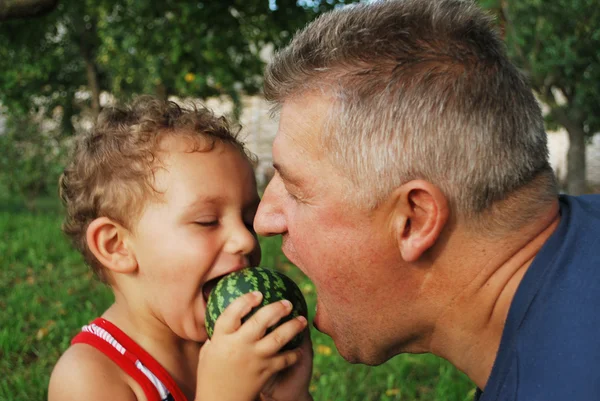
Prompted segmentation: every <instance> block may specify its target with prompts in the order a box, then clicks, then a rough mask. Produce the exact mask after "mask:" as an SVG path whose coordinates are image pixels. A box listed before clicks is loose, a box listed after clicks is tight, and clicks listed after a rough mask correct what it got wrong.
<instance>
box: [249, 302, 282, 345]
mask: <svg viewBox="0 0 600 401" xmlns="http://www.w3.org/2000/svg"><path fill="white" fill-rule="evenodd" d="M291 311H292V304H291V303H290V301H287V300H284V301H279V302H273V303H272V304H269V305H265V306H263V307H262V308H260V309H259V310H257V311H256V312H255V313H254V315H252V317H251V318H250V319H248V320H247V321H246V322H245V323H244V324H243V326H242V328H241V329H240V333H243V335H244V337H246V338H248V339H250V340H258V339H260V338H262V337H263V336H264V335H265V333H266V332H267V329H268V328H269V327H271V326H273V325H274V324H275V323H277V322H278V321H279V320H281V318H282V317H284V316H287V315H289V313H290V312H291Z"/></svg>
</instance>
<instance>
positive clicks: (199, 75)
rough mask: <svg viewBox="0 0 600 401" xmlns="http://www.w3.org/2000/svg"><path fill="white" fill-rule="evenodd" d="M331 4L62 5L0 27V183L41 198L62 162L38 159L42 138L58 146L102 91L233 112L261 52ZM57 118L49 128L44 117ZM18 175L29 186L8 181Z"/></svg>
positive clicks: (73, 0) (331, 0) (66, 1)
mask: <svg viewBox="0 0 600 401" xmlns="http://www.w3.org/2000/svg"><path fill="white" fill-rule="evenodd" d="M4 1H5V0H4ZM21 1H26V0H21ZM29 1H33V0H29ZM2 2H3V0H0V4H3V3H2ZM337 2H340V1H339V0H326V1H323V2H320V1H311V2H310V3H306V4H305V5H302V4H298V3H297V2H296V0H277V1H275V0H220V1H193V2H191V1H178V0H164V1H161V2H148V1H137V0H62V1H60V2H59V4H58V6H57V7H56V9H55V10H54V11H53V12H51V13H49V14H46V15H43V16H41V17H38V18H35V19H27V20H23V19H16V20H11V21H5V22H2V23H0V71H2V74H0V88H1V90H0V113H2V114H3V115H4V116H6V119H7V127H8V128H9V129H8V130H7V132H5V133H4V135H2V133H1V132H0V146H2V149H4V148H7V149H8V148H10V150H11V151H10V152H6V153H5V154H4V157H3V158H1V160H0V162H1V163H0V164H2V167H3V168H2V169H0V181H4V182H5V183H8V184H7V185H8V186H9V187H10V188H11V189H12V191H13V192H15V193H20V194H21V196H22V197H23V198H25V199H27V198H31V197H32V196H34V195H35V194H36V193H44V192H48V191H49V189H48V187H47V185H46V183H47V180H46V177H47V174H45V173H46V172H47V171H48V170H49V169H50V167H51V166H49V164H48V163H58V162H59V161H60V159H58V158H54V159H52V160H50V159H48V158H43V157H41V155H43V154H44V152H45V151H47V149H48V143H49V142H48V141H49V140H50V139H51V141H53V142H52V143H54V144H58V145H57V146H59V147H61V149H62V147H64V146H66V144H68V143H69V141H68V140H65V137H67V138H68V137H69V136H70V135H71V134H72V133H74V132H75V131H76V129H77V127H78V124H77V123H78V122H79V121H82V120H86V121H89V120H90V119H94V118H95V117H96V116H97V115H98V113H99V112H100V107H101V104H100V99H101V94H102V93H107V94H109V95H112V96H114V97H115V98H117V99H118V100H123V99H127V98H130V97H131V96H132V95H135V94H141V93H154V94H156V95H158V96H160V97H162V98H167V97H168V96H169V95H176V96H180V97H193V98H206V97H209V96H216V95H218V96H221V95H223V96H228V97H229V98H231V99H232V100H233V102H234V104H236V105H237V106H238V107H236V108H235V110H236V111H237V112H238V113H239V110H240V107H239V106H240V105H241V101H240V96H241V95H243V94H254V93H257V92H258V91H259V90H260V88H261V86H262V69H263V60H262V59H261V57H260V53H261V50H262V49H263V48H264V47H266V46H269V45H271V46H279V45H282V44H284V43H285V42H286V41H287V40H289V39H290V38H291V33H293V32H294V31H295V30H296V29H298V28H300V27H302V26H303V25H304V24H305V23H307V22H308V21H309V20H311V19H313V18H314V17H315V16H316V15H317V14H318V13H320V12H322V11H325V10H328V9H331V8H332V7H334V6H335V5H336V3H337ZM34 117H35V118H34ZM57 118H58V119H60V120H61V121H60V124H59V126H58V127H54V128H53V131H52V132H49V131H48V129H47V127H48V124H45V123H44V122H45V120H56V119H57ZM36 133H37V134H36ZM56 135H58V136H56ZM36 137H37V138H38V139H37V140H36ZM48 138H50V139H48ZM11 166H12V167H11ZM17 169H20V171H28V173H27V174H26V175H27V177H29V178H31V180H25V179H22V178H23V177H21V178H19V179H16V178H17V176H16V175H14V173H13V172H14V171H16V170H17ZM13 178H15V179H13Z"/></svg>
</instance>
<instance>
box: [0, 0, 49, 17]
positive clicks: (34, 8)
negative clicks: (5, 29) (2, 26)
mask: <svg viewBox="0 0 600 401" xmlns="http://www.w3.org/2000/svg"><path fill="white" fill-rule="evenodd" d="M57 4H58V0H0V21H4V20H8V19H13V18H29V17H38V16H42V15H44V14H47V13H49V12H50V11H52V10H54V8H56V5H57Z"/></svg>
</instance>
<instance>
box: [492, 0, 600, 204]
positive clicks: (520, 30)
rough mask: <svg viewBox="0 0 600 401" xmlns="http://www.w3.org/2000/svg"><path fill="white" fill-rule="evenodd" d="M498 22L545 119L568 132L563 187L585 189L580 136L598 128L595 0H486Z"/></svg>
mask: <svg viewBox="0 0 600 401" xmlns="http://www.w3.org/2000/svg"><path fill="white" fill-rule="evenodd" d="M484 5H486V6H488V7H490V8H492V9H494V10H495V11H496V12H497V14H498V15H499V17H500V23H501V24H502V25H503V27H504V32H505V35H506V42H507V45H508V50H509V54H510V56H511V57H512V58H513V60H514V61H515V63H516V64H517V65H519V66H520V67H521V68H523V69H524V71H525V72H526V74H527V76H528V77H529V79H530V82H531V85H532V87H533V89H534V91H535V92H536V94H537V95H538V97H539V99H540V100H541V101H542V102H544V103H545V104H546V105H548V106H549V108H550V112H549V114H548V116H547V123H548V124H549V126H550V127H552V126H556V125H557V124H558V125H560V126H562V127H564V128H565V130H566V131H567V132H568V135H569V142H570V146H569V151H568V156H567V163H568V170H567V183H566V184H567V186H566V190H567V192H568V193H571V194H582V193H585V192H586V191H587V188H586V182H585V177H586V165H585V144H586V139H589V138H591V137H592V136H593V135H594V133H596V132H598V131H600V86H599V85H598V82H600V30H599V29H598V27H599V26H600V8H599V7H598V4H597V2H596V1H595V0H553V1H543V0H488V1H484Z"/></svg>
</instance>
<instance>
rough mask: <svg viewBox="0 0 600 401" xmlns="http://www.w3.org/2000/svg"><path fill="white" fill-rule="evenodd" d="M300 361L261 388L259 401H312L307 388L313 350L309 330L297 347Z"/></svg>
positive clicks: (310, 373) (276, 375)
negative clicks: (299, 352) (300, 355)
mask: <svg viewBox="0 0 600 401" xmlns="http://www.w3.org/2000/svg"><path fill="white" fill-rule="evenodd" d="M299 349H300V351H301V352H302V357H301V358H300V361H299V362H298V363H296V364H295V365H293V366H290V367H289V368H287V369H285V370H283V371H281V372H279V373H277V374H275V375H274V376H273V377H271V378H270V379H269V381H268V382H267V384H266V385H265V386H264V387H263V389H262V391H261V393H260V395H261V401H312V400H313V398H312V396H311V395H310V393H309V392H308V386H309V384H310V379H311V376H312V361H313V350H312V343H311V341H310V330H309V329H308V328H306V329H305V330H304V340H303V341H302V344H301V345H300V347H299Z"/></svg>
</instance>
